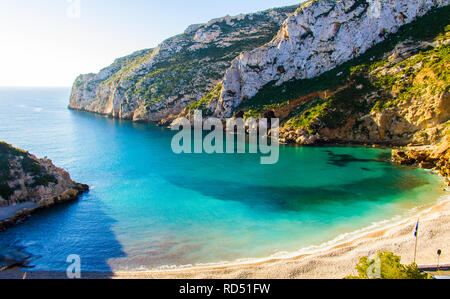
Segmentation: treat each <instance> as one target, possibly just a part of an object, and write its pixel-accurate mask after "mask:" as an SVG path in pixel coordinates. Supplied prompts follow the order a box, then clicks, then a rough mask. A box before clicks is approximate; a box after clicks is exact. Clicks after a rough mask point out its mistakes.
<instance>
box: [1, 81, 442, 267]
mask: <svg viewBox="0 0 450 299" xmlns="http://www.w3.org/2000/svg"><path fill="white" fill-rule="evenodd" d="M69 94H70V90H69V89H62V88H59V89H55V88H54V89H32V88H30V89H14V88H9V89H6V88H2V89H0V140H3V141H6V142H8V143H11V144H13V145H14V146H17V147H20V148H22V149H26V150H28V151H30V152H32V153H34V154H36V155H37V156H39V157H44V156H47V157H48V158H50V159H52V160H53V162H54V163H55V164H56V165H57V166H60V167H63V168H65V169H66V170H68V171H69V172H70V173H71V175H72V178H73V179H74V180H76V181H78V182H81V183H86V184H89V185H90V186H91V188H92V190H91V191H90V192H89V193H88V194H86V195H84V196H82V198H81V199H80V201H78V202H73V203H69V204H64V205H60V206H57V207H54V208H51V209H49V210H46V211H42V212H39V213H37V214H35V215H33V217H32V218H31V219H30V220H29V221H27V222H26V223H25V224H23V225H19V226H16V227H14V228H12V229H10V230H8V231H6V232H3V233H0V248H1V247H5V246H8V245H10V244H16V245H18V246H21V247H23V248H25V249H26V251H27V252H29V253H31V254H32V255H34V256H35V257H37V258H36V259H35V260H34V261H33V264H32V265H33V266H35V268H34V269H35V270H42V271H49V270H52V271H65V269H66V268H67V266H68V263H67V262H66V259H67V256H68V255H71V254H78V255H79V256H80V257H81V263H82V270H83V271H111V270H115V271H139V270H148V269H155V268H159V267H163V266H172V265H176V266H182V265H196V264H205V263H220V262H224V261H236V260H240V259H247V258H264V257H267V256H270V255H273V254H276V253H278V252H294V251H297V250H299V249H301V248H306V247H309V246H313V245H320V244H322V243H324V242H327V241H330V240H333V239H335V238H337V237H338V236H340V235H342V234H345V233H350V232H353V231H356V230H359V229H363V228H365V227H368V226H370V225H372V224H373V223H378V222H382V221H385V220H389V219H392V218H393V217H396V216H402V215H406V214H408V213H409V212H410V211H411V209H413V208H415V207H418V206H419V207H422V208H426V207H428V206H430V205H432V204H434V203H436V201H437V199H438V198H439V197H440V196H442V195H443V194H444V192H443V191H442V190H441V188H442V185H441V183H440V179H439V177H437V176H435V175H433V174H431V173H430V172H427V171H424V170H420V169H415V168H409V167H401V166H396V165H393V164H391V163H389V162H388V158H389V155H390V150H388V149H372V148H363V147H281V148H280V160H279V163H277V164H275V165H261V164H260V163H259V162H260V156H259V155H251V154H241V155H238V154H235V155H206V154H202V155H175V154H174V153H172V150H171V139H172V136H173V134H174V133H173V132H171V131H169V130H167V129H161V128H158V127H156V126H154V125H150V124H136V123H132V122H129V121H120V120H114V119H109V118H105V117H102V116H98V115H93V114H89V113H82V112H76V111H70V110H68V109H67V108H66V106H67V103H68V99H69Z"/></svg>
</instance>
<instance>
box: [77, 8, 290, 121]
mask: <svg viewBox="0 0 450 299" xmlns="http://www.w3.org/2000/svg"><path fill="white" fill-rule="evenodd" d="M296 8H297V6H293V7H284V8H277V9H271V10H267V11H263V12H258V13H253V14H248V15H239V16H235V17H230V16H227V17H224V18H220V19H215V20H212V21H210V22H208V23H207V24H200V25H192V26H190V27H189V28H188V29H187V30H186V31H185V32H184V33H183V34H181V35H178V36H175V37H173V38H170V39H168V40H166V41H164V42H163V43H162V44H161V45H159V46H158V47H157V48H155V49H148V50H143V51H139V52H136V53H134V54H132V55H130V56H127V57H124V58H120V59H118V60H116V61H115V62H114V63H113V64H112V65H111V66H109V67H107V68H105V69H103V70H102V71H100V73H98V74H87V75H81V76H79V77H78V78H77V79H76V81H75V83H74V85H73V90H72V95H71V98H70V105H69V107H70V108H72V109H78V110H86V111H91V112H96V113H101V114H107V115H111V116H113V117H119V118H126V119H133V120H135V121H159V120H161V119H163V118H165V117H167V116H169V115H171V114H178V113H180V112H181V111H182V110H183V108H185V107H186V106H187V105H189V104H191V103H193V102H195V101H197V100H200V99H201V98H203V97H204V96H205V95H206V94H208V93H209V91H210V90H211V89H213V88H214V86H215V85H216V84H217V83H218V82H219V81H221V80H222V79H223V76H224V74H225V71H226V70H227V69H228V68H229V67H230V65H231V61H232V60H233V59H234V58H236V57H237V56H238V55H239V54H240V53H241V52H243V51H249V50H252V49H254V48H257V47H259V46H262V45H264V44H265V43H267V42H269V41H270V40H271V39H272V38H273V37H274V35H275V34H276V33H277V32H278V30H279V28H280V26H281V24H282V23H283V21H284V20H285V19H286V18H287V17H288V16H289V15H290V14H292V13H294V12H295V10H296Z"/></svg>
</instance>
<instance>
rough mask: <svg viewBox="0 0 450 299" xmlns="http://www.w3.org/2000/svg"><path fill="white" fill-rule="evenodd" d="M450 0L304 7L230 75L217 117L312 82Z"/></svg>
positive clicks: (350, 1) (324, 1) (353, 0)
mask: <svg viewBox="0 0 450 299" xmlns="http://www.w3.org/2000/svg"><path fill="white" fill-rule="evenodd" d="M449 3H450V1H449V0H397V1H365V0H344V1H333V0H320V1H316V0H313V1H309V2H307V3H305V4H303V5H302V6H301V7H300V8H299V9H298V10H297V11H296V13H295V14H294V15H292V16H290V17H289V18H288V19H287V20H286V21H285V22H284V23H283V26H282V29H281V30H280V31H279V32H278V34H277V36H276V38H275V39H273V40H272V41H271V42H270V43H268V44H266V45H264V46H262V47H260V48H257V49H255V50H252V51H249V52H245V53H242V54H241V55H240V56H239V57H238V58H237V59H235V60H234V61H233V63H232V66H231V68H230V69H228V70H227V72H226V75H225V78H224V80H223V89H222V94H221V97H220V99H219V101H218V103H217V108H216V111H215V116H218V117H230V116H231V115H232V114H233V112H234V111H235V109H236V108H237V107H238V106H239V105H240V104H241V103H242V102H244V101H251V99H252V97H254V96H255V95H256V94H257V93H258V92H259V91H260V90H261V88H262V87H263V86H265V85H266V84H269V83H275V84H277V85H280V84H282V83H284V82H287V81H289V80H292V79H297V80H298V79H309V78H314V77H317V76H318V75H320V74H323V73H325V72H326V71H329V70H331V69H333V68H335V67H336V66H339V65H341V64H343V63H344V62H346V61H348V60H350V59H352V58H355V57H358V56H359V55H361V54H363V53H365V52H366V51H367V50H368V49H370V48H371V47H372V46H374V45H375V44H377V43H379V42H381V41H383V40H385V39H386V38H387V37H388V36H389V34H390V33H395V32H397V30H398V29H399V28H400V27H401V26H403V25H405V24H408V23H410V22H412V21H413V20H415V19H416V18H417V17H419V16H423V15H425V14H426V13H427V12H428V11H430V10H431V9H433V8H436V7H442V6H445V5H448V4H449Z"/></svg>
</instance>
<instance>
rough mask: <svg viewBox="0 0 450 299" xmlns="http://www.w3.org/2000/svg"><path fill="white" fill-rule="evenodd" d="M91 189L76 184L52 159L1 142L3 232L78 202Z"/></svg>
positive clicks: (0, 215)
mask: <svg viewBox="0 0 450 299" xmlns="http://www.w3.org/2000/svg"><path fill="white" fill-rule="evenodd" d="M87 190H89V186H87V185H84V184H80V183H76V182H74V181H73V180H72V179H71V178H70V175H69V173H68V172H67V171H65V170H64V169H61V168H58V167H56V166H55V165H53V163H52V161H51V160H49V159H38V158H37V157H36V156H34V155H32V154H30V153H28V152H25V151H22V150H20V149H17V148H14V147H13V146H11V145H9V144H7V143H5V142H0V231H2V230H4V229H6V228H8V227H10V226H12V225H14V224H15V223H16V222H18V221H21V220H23V219H24V218H26V217H27V216H28V215H29V214H30V213H31V212H33V211H35V210H37V209H41V208H45V207H49V206H52V205H55V204H57V203H61V202H67V201H70V200H74V199H77V198H78V196H79V195H80V194H82V193H83V192H86V191H87Z"/></svg>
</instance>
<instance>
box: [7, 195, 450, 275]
mask: <svg viewBox="0 0 450 299" xmlns="http://www.w3.org/2000/svg"><path fill="white" fill-rule="evenodd" d="M418 217H420V228H419V251H418V255H417V264H418V265H419V266H421V267H424V266H427V267H429V266H433V265H435V264H436V251H437V250H438V249H441V250H442V252H443V255H442V256H441V264H442V265H444V264H450V194H446V195H445V198H440V199H439V200H438V202H437V203H436V204H434V205H432V206H431V207H427V208H425V209H424V210H418V211H417V212H415V213H412V214H411V215H407V216H406V217H402V219H399V220H395V221H394V222H391V223H388V224H386V225H384V226H378V227H374V228H372V229H370V227H368V228H365V229H361V230H358V231H355V232H352V233H349V234H344V235H341V236H340V237H338V238H336V239H334V240H332V241H330V242H326V243H324V244H322V245H319V246H314V248H313V247H308V248H304V249H302V250H299V251H297V252H294V253H289V254H286V255H285V256H270V257H267V258H262V259H254V260H246V261H241V262H238V261H236V262H234V263H224V264H211V265H197V266H189V267H185V268H183V267H178V268H173V269H170V268H168V269H156V270H147V271H144V270H143V271H116V272H111V273H106V272H85V273H82V278H86V279H104V278H112V279H286V278H289V279H327V278H331V279H342V278H344V277H346V276H348V275H356V274H357V273H356V271H355V266H356V264H357V262H358V261H359V259H360V258H361V257H362V256H368V255H372V254H374V253H376V252H378V251H391V252H393V253H394V254H396V255H400V256H401V257H402V261H401V262H402V263H404V264H410V263H412V262H413V248H414V241H415V239H414V235H413V234H414V228H415V225H416V222H417V218H418ZM391 221H393V220H391ZM389 222H390V221H389ZM338 239H339V240H338ZM337 240H338V241H337ZM307 249H309V252H308V250H307ZM330 265H332V266H331V267H330ZM23 271H24V270H21V269H20V268H17V267H16V268H12V269H9V270H6V271H3V272H0V279H5V278H12V279H21V278H22V277H23V273H24V272H23ZM65 275H66V274H65V273H61V272H39V271H37V272H28V273H27V278H30V279H33V278H34V279H43V278H44V279H45V278H66V277H65Z"/></svg>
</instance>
